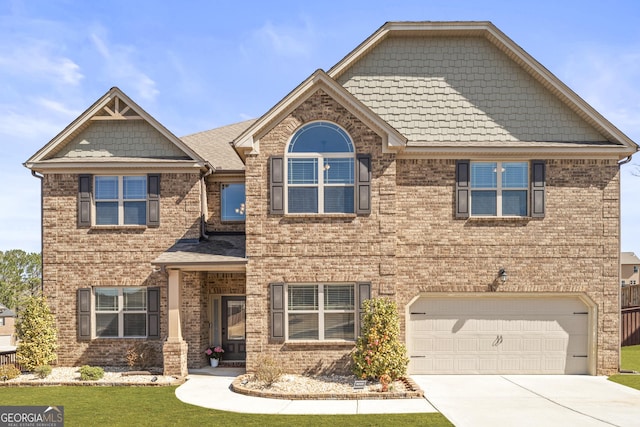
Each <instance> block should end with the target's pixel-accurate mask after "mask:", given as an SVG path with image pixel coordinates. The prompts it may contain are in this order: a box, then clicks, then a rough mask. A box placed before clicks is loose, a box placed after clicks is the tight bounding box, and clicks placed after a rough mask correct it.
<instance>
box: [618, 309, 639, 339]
mask: <svg viewBox="0 0 640 427" xmlns="http://www.w3.org/2000/svg"><path fill="white" fill-rule="evenodd" d="M620 329H621V330H620V345H621V346H622V347H626V346H629V345H638V344H640V307H632V308H623V309H622V318H621V325H620Z"/></svg>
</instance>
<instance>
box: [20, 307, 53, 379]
mask: <svg viewBox="0 0 640 427" xmlns="http://www.w3.org/2000/svg"><path fill="white" fill-rule="evenodd" d="M16 334H17V335H18V338H19V339H20V341H19V342H18V349H17V352H16V359H17V362H18V363H19V364H20V365H21V366H22V368H23V369H25V370H28V371H33V370H34V369H35V368H36V367H38V366H42V365H48V364H49V363H51V362H53V361H55V360H56V359H57V356H56V349H57V348H58V336H57V332H56V325H55V320H54V318H53V314H51V310H50V309H49V305H48V304H47V300H46V298H44V297H42V296H31V297H29V298H27V299H26V301H25V305H24V307H23V308H22V310H21V311H20V313H19V316H18V320H17V321H16Z"/></svg>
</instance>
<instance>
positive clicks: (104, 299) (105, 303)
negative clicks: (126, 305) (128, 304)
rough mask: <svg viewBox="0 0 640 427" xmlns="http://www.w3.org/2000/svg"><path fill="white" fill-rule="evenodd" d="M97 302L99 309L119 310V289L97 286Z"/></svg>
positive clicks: (97, 308)
mask: <svg viewBox="0 0 640 427" xmlns="http://www.w3.org/2000/svg"><path fill="white" fill-rule="evenodd" d="M95 304H96V310H98V311H118V289H115V288H96V290H95Z"/></svg>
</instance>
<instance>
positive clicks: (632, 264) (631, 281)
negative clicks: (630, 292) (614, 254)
mask: <svg viewBox="0 0 640 427" xmlns="http://www.w3.org/2000/svg"><path fill="white" fill-rule="evenodd" d="M639 269H640V258H638V257H637V256H636V254H635V253H633V252H620V284H621V285H622V286H630V285H638V284H640V272H639V271H638V270H639Z"/></svg>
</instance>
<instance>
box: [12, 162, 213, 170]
mask: <svg viewBox="0 0 640 427" xmlns="http://www.w3.org/2000/svg"><path fill="white" fill-rule="evenodd" d="M24 166H25V167H27V168H28V169H31V170H34V171H36V172H41V173H78V172H88V171H90V172H91V173H99V172H109V171H111V172H113V171H115V170H117V171H119V172H120V173H122V172H123V171H126V170H140V169H142V170H145V171H149V172H155V171H157V172H160V171H167V172H177V171H187V172H191V171H194V170H197V171H202V170H204V169H206V168H207V167H206V165H205V164H204V163H200V162H192V161H185V162H171V163H169V162H166V163H162V162H113V163H109V162H104V161H102V162H82V163H79V162H56V163H47V162H31V163H25V164H24Z"/></svg>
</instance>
